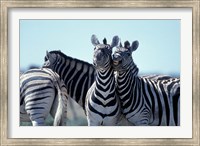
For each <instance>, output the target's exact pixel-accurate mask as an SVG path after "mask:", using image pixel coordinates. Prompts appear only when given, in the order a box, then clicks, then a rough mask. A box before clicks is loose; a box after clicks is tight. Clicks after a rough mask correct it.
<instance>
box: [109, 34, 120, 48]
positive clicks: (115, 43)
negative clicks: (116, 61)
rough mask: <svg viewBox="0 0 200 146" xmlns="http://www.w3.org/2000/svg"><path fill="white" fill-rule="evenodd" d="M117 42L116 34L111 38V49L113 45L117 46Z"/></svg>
mask: <svg viewBox="0 0 200 146" xmlns="http://www.w3.org/2000/svg"><path fill="white" fill-rule="evenodd" d="M118 43H119V37H118V36H114V37H113V39H112V43H111V45H110V47H111V49H112V48H113V47H115V46H117V45H118Z"/></svg>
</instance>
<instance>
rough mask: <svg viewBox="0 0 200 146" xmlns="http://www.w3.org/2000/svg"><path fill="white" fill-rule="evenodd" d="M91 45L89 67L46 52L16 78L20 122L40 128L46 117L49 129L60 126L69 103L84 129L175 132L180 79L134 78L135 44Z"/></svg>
mask: <svg viewBox="0 0 200 146" xmlns="http://www.w3.org/2000/svg"><path fill="white" fill-rule="evenodd" d="M91 43H92V44H93V46H94V48H91V49H94V52H93V64H90V63H88V62H85V61H83V60H80V59H76V58H72V57H70V56H67V55H65V54H64V53H63V52H61V51H51V52H47V53H46V56H45V62H44V64H43V66H42V67H41V68H39V69H30V70H28V71H26V72H24V73H23V74H21V75H20V122H25V121H31V122H32V125H33V126H44V125H45V120H46V118H47V116H48V114H51V116H52V117H53V119H54V123H53V125H54V126H65V125H66V119H67V104H69V102H67V101H68V100H69V98H71V99H72V100H74V101H75V102H77V103H78V104H79V105H80V106H81V107H82V109H83V110H84V112H85V115H86V117H87V122H88V126H180V78H175V77H171V76H167V75H147V76H139V75H138V72H139V68H138V67H137V65H136V64H135V62H134V60H133V57H132V53H133V52H134V51H136V50H137V48H138V47H139V42H138V41H133V42H132V43H130V42H129V41H125V42H124V43H123V44H122V43H121V42H120V39H119V37H118V36H114V37H113V39H112V41H111V42H110V43H108V42H107V40H106V38H104V39H103V41H102V42H100V41H99V40H98V38H97V37H96V36H95V35H92V37H91Z"/></svg>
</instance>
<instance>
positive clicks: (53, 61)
mask: <svg viewBox="0 0 200 146" xmlns="http://www.w3.org/2000/svg"><path fill="white" fill-rule="evenodd" d="M56 52H59V53H62V52H61V51H60V50H59V51H51V52H48V51H46V56H45V58H44V61H45V62H44V64H43V67H44V68H51V69H52V70H54V69H55V67H56V66H57V64H60V62H61V60H60V56H59V54H58V53H56ZM54 71H55V70H54Z"/></svg>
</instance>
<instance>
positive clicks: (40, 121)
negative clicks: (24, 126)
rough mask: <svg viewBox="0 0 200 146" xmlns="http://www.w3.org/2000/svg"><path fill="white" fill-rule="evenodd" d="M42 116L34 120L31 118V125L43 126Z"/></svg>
mask: <svg viewBox="0 0 200 146" xmlns="http://www.w3.org/2000/svg"><path fill="white" fill-rule="evenodd" d="M44 121H45V120H44V118H39V119H36V120H35V121H34V120H33V121H32V125H33V126H44V125H45V124H44Z"/></svg>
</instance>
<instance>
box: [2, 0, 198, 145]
mask: <svg viewBox="0 0 200 146" xmlns="http://www.w3.org/2000/svg"><path fill="white" fill-rule="evenodd" d="M15 7H16V8H19V7H20V8H25V7H26V8H37V7H40V8H54V7H56V8H81V7H87V8H98V7H106V8H113V7H115V8H192V21H193V24H192V25H193V26H192V27H193V28H192V47H193V48H192V67H193V68H192V71H193V72H192V75H193V77H192V85H193V87H192V96H193V100H192V105H193V106H192V107H193V109H192V111H193V112H192V113H193V122H192V124H193V127H192V138H189V139H109V138H95V139H75V138H74V139H33V138H31V139H13V138H8V106H7V105H8V9H9V8H15ZM0 20H1V21H0V22H1V35H0V36H1V37H0V38H1V49H0V60H1V63H0V84H1V85H0V104H1V105H0V108H1V111H0V114H1V119H0V124H1V125H0V131H1V133H0V138H1V145H115V146H116V145H199V144H200V142H199V139H200V136H199V129H200V126H199V121H200V119H199V114H200V113H199V106H200V104H199V103H200V100H199V97H200V94H199V93H200V92H199V89H200V84H199V83H200V76H199V75H200V58H199V56H200V39H199V38H200V32H199V26H200V1H199V0H183V1H179V0H173V1H168V0H156V1H151V0H145V1H143V0H139V1H137V0H113V1H106V0H98V1H92V0H85V1H83V0H82V1H81V0H79V1H77V0H66V1H59V0H58V1H49V0H44V1H43V0H40V1H31V0H30V1H29V0H28V1H25V0H24V1H23V0H10V1H7V0H1V17H0Z"/></svg>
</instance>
